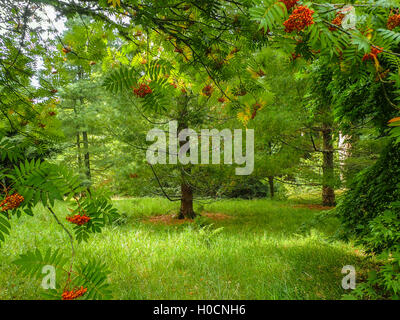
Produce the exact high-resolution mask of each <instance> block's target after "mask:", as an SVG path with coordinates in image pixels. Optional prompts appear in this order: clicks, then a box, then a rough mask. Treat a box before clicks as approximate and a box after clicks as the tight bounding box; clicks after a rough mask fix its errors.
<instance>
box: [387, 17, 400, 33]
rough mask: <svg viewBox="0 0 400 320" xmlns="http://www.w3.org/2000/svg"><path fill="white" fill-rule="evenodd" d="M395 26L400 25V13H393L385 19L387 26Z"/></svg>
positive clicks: (390, 27)
mask: <svg viewBox="0 0 400 320" xmlns="http://www.w3.org/2000/svg"><path fill="white" fill-rule="evenodd" d="M397 26H400V14H393V15H391V16H390V17H389V19H388V21H387V28H388V29H389V30H393V29H394V28H396V27H397Z"/></svg>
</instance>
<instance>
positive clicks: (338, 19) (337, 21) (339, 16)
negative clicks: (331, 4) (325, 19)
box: [329, 12, 345, 31]
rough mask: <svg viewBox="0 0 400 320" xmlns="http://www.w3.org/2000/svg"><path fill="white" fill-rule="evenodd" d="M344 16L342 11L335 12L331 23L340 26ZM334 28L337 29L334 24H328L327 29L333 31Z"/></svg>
mask: <svg viewBox="0 0 400 320" xmlns="http://www.w3.org/2000/svg"><path fill="white" fill-rule="evenodd" d="M344 17H345V15H344V14H343V13H341V12H338V13H337V14H336V17H335V19H333V20H332V22H331V24H334V25H336V26H340V25H341V24H342V21H343V18H344ZM336 29H337V28H336V27H334V26H330V27H329V30H331V31H335V30H336Z"/></svg>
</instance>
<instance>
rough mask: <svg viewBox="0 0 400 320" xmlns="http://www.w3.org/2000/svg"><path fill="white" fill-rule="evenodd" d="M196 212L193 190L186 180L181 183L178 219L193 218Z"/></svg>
mask: <svg viewBox="0 0 400 320" xmlns="http://www.w3.org/2000/svg"><path fill="white" fill-rule="evenodd" d="M195 216H196V213H195V212H194V210H193V190H192V188H191V186H190V185H188V184H187V183H185V182H184V181H183V182H182V183H181V208H180V210H179V215H178V219H185V218H186V219H193V218H194V217H195Z"/></svg>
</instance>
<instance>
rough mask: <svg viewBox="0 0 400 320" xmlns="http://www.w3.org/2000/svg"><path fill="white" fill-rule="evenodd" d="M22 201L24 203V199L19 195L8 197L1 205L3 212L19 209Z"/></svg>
mask: <svg viewBox="0 0 400 320" xmlns="http://www.w3.org/2000/svg"><path fill="white" fill-rule="evenodd" d="M22 201H24V197H23V196H21V195H20V194H18V193H14V194H12V195H10V196H7V197H6V198H5V199H4V200H3V201H2V202H1V203H0V208H1V211H7V210H13V209H15V208H18V207H19V205H20V204H21V202H22Z"/></svg>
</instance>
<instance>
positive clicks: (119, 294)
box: [0, 198, 368, 299]
mask: <svg viewBox="0 0 400 320" xmlns="http://www.w3.org/2000/svg"><path fill="white" fill-rule="evenodd" d="M115 206H116V207H117V208H118V209H119V210H120V212H122V213H124V214H125V215H126V219H125V222H124V223H123V224H122V225H118V226H108V227H107V228H106V229H105V230H104V232H103V233H101V234H96V235H94V236H92V237H91V239H90V241H89V242H88V243H84V244H81V245H78V246H77V247H78V249H77V259H78V260H80V259H86V258H88V257H97V258H100V259H101V260H103V261H104V262H105V263H106V264H107V265H108V267H109V268H110V270H111V271H112V272H111V275H110V279H109V281H110V284H111V286H112V289H113V294H114V298H115V299H339V298H340V297H341V295H342V294H343V293H344V290H343V289H342V288H341V279H342V277H343V275H342V274H341V269H342V267H343V266H344V265H348V264H350V265H354V266H355V267H356V270H357V271H358V272H365V270H366V268H367V267H368V264H367V262H366V261H365V259H364V258H363V256H362V255H360V254H357V251H356V250H355V248H354V247H352V246H351V245H350V244H346V243H343V242H337V241H336V242H330V241H327V238H328V237H329V236H330V235H332V233H333V232H334V231H335V229H336V228H337V221H335V220H333V219H331V220H330V221H329V223H328V224H326V225H320V226H318V228H313V229H309V230H307V232H306V233H305V234H300V233H299V227H300V226H301V225H302V223H304V222H307V221H310V220H311V219H312V218H313V217H314V216H315V214H317V213H318V211H317V210H310V209H308V208H305V207H301V208H298V207H296V206H294V203H293V202H289V201H285V202H283V201H281V202H278V201H270V200H252V201H248V200H226V201H219V202H215V203H211V204H207V205H205V206H204V210H205V212H215V213H223V214H226V215H229V216H231V218H229V219H225V220H220V221H212V222H213V223H214V225H213V226H212V227H211V228H219V227H223V229H222V231H221V232H219V233H217V234H215V235H214V236H210V235H209V233H207V232H204V230H203V229H202V228H201V227H200V223H194V224H193V223H192V224H189V223H186V224H183V225H160V224H151V223H148V222H147V223H146V222H145V221H144V220H145V219H146V218H145V217H148V216H153V215H160V214H167V213H172V212H173V211H174V210H176V208H177V207H176V206H177V203H170V202H168V201H167V200H164V199H151V198H141V199H126V200H115ZM198 210H199V209H198ZM56 213H57V214H58V215H59V216H60V217H61V218H62V220H63V217H64V216H65V215H66V214H67V210H66V207H64V206H61V205H58V206H57V208H56ZM200 220H201V219H200ZM12 227H13V228H12V234H11V235H10V236H9V237H8V238H7V239H6V242H5V243H4V244H3V246H2V247H1V248H0V299H37V298H39V291H40V290H41V289H40V286H39V284H40V283H39V282H38V281H32V280H30V279H28V278H26V277H22V276H20V275H18V274H17V273H16V271H17V269H16V267H15V265H13V263H12V261H13V260H14V259H15V258H16V257H17V256H18V255H19V254H20V253H23V252H25V251H27V250H31V249H34V248H39V249H42V250H44V249H46V248H48V247H49V246H50V247H52V248H65V252H66V253H67V254H68V253H69V252H68V248H69V246H68V242H67V241H68V240H67V236H66V235H65V233H63V231H62V230H61V228H60V227H59V226H58V225H57V224H56V223H55V222H54V221H53V219H52V217H51V216H50V215H49V214H48V213H47V212H46V211H45V210H44V209H43V208H37V209H36V214H35V216H34V217H33V218H31V217H28V216H26V217H21V218H20V219H19V220H15V221H13V225H12Z"/></svg>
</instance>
